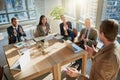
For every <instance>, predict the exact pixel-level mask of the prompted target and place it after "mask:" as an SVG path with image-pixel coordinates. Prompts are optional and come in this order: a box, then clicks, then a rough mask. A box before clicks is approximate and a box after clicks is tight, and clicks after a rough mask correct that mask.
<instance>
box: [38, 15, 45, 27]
mask: <svg viewBox="0 0 120 80" xmlns="http://www.w3.org/2000/svg"><path fill="white" fill-rule="evenodd" d="M43 18H45V15H41V16H40V20H39V24H38V25H42V19H43ZM45 24H47V21H46V23H45Z"/></svg>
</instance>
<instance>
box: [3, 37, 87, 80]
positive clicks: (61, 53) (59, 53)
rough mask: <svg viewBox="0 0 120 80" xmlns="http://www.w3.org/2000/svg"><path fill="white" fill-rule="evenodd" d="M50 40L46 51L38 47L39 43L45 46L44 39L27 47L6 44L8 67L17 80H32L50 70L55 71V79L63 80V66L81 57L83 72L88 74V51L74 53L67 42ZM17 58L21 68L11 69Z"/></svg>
mask: <svg viewBox="0 0 120 80" xmlns="http://www.w3.org/2000/svg"><path fill="white" fill-rule="evenodd" d="M48 42H49V47H47V48H44V51H43V48H38V47H36V45H38V44H40V45H41V46H44V42H42V41H39V43H36V44H33V45H31V46H29V47H27V48H26V47H25V46H23V47H20V48H18V47H15V45H14V44H11V45H6V46H4V52H5V55H6V60H7V63H8V67H9V69H10V72H11V74H12V75H13V78H14V79H15V80H32V79H34V78H36V77H38V76H41V75H43V74H45V73H48V72H52V73H53V79H54V80H61V67H62V66H63V65H65V64H68V63H71V62H73V61H75V60H78V59H80V58H81V59H82V70H81V74H83V75H86V61H87V52H86V51H84V50H81V51H80V52H78V53H74V52H73V51H72V50H71V49H69V48H68V47H67V46H66V44H64V43H61V42H59V41H58V40H57V39H54V38H53V39H51V40H49V41H48ZM20 51H23V52H24V54H22V53H20ZM17 60H18V61H19V64H20V66H21V70H14V69H11V66H13V64H14V63H15V62H16V61H17Z"/></svg>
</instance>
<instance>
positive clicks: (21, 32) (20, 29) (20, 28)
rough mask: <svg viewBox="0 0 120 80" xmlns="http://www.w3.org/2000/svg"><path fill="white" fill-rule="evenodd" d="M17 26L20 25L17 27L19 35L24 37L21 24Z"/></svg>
mask: <svg viewBox="0 0 120 80" xmlns="http://www.w3.org/2000/svg"><path fill="white" fill-rule="evenodd" d="M19 26H20V27H19V32H20V35H21V36H24V37H25V36H26V33H25V32H24V30H23V28H22V26H21V25H19Z"/></svg>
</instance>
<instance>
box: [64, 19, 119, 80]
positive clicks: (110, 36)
mask: <svg viewBox="0 0 120 80" xmlns="http://www.w3.org/2000/svg"><path fill="white" fill-rule="evenodd" d="M117 34H118V22H116V21H115V20H104V21H102V24H101V25H100V29H99V37H100V40H101V41H102V42H103V44H104V46H103V47H102V48H101V49H100V50H99V51H98V52H95V51H94V49H93V48H91V47H89V46H86V47H85V49H86V50H87V52H88V55H91V54H92V56H93V59H92V60H93V62H92V68H91V73H90V76H89V78H87V77H85V76H83V75H81V74H80V75H78V71H77V70H76V69H74V68H68V70H67V71H66V73H67V75H69V76H70V77H79V80H116V77H117V74H118V71H119V69H120V44H118V43H116V42H115V39H116V37H117Z"/></svg>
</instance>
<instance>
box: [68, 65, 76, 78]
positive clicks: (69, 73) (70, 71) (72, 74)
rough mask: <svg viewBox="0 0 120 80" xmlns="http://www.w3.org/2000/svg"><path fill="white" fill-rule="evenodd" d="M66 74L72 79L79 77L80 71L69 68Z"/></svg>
mask: <svg viewBox="0 0 120 80" xmlns="http://www.w3.org/2000/svg"><path fill="white" fill-rule="evenodd" d="M66 73H67V75H69V76H70V77H78V71H77V70H76V69H75V68H69V67H67V70H66Z"/></svg>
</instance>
